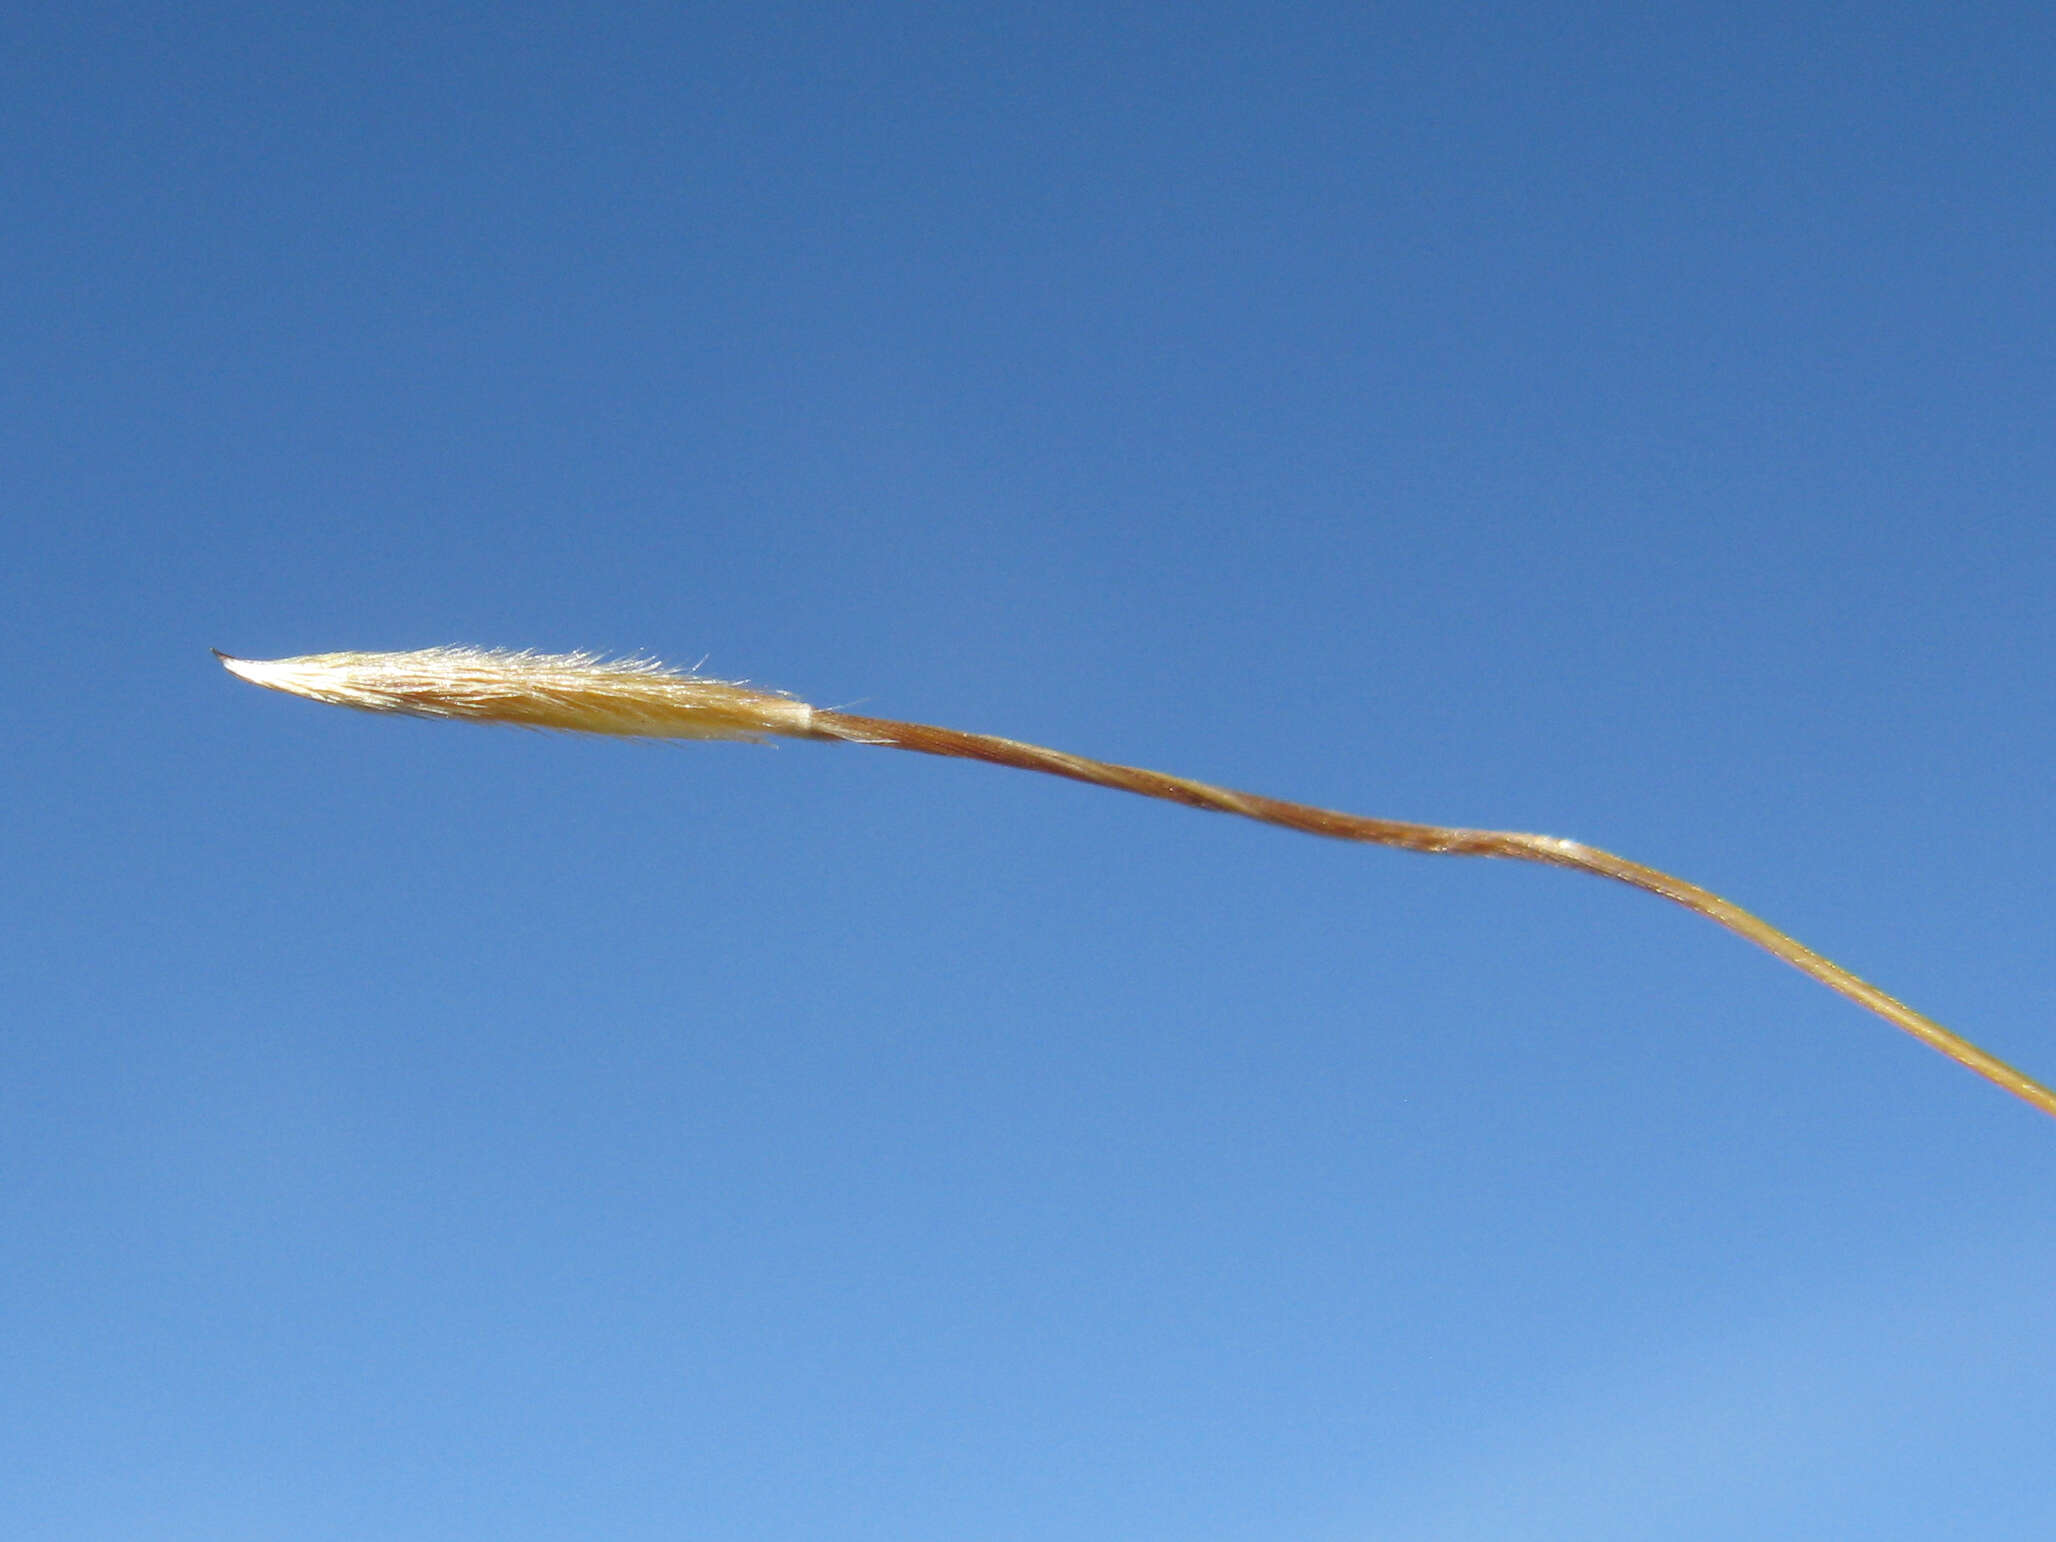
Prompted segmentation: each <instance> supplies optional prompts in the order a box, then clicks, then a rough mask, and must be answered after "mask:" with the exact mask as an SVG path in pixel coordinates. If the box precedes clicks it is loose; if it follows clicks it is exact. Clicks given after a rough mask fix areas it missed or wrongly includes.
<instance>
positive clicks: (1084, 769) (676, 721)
mask: <svg viewBox="0 0 2056 1542" xmlns="http://www.w3.org/2000/svg"><path fill="white" fill-rule="evenodd" d="M216 657H218V658H219V659H220V660H221V661H222V663H223V664H224V665H225V666H227V668H228V669H229V670H230V671H231V672H232V673H234V674H236V675H238V676H240V677H241V678H243V679H245V680H248V681H250V682H252V683H253V684H256V685H262V686H265V687H268V688H269V689H271V690H276V691H285V692H288V693H289V694H292V695H295V696H306V697H310V698H312V699H314V700H316V701H326V702H331V703H334V704H335V705H338V706H345V707H355V708H358V709H360V710H363V711H368V712H399V713H406V714H409V715H411V716H415V717H447V718H468V719H471V720H474V721H477V722H490V723H512V724H517V725H519V726H522V727H528V728H549V729H561V730H565V731H567V732H575V733H599V734H615V735H627V736H631V737H637V738H685V739H759V738H763V737H765V736H767V735H780V736H783V737H786V738H795V739H818V740H830V741H836V742H840V743H846V744H870V745H878V746H881V747H883V748H887V749H896V750H913V751H916V752H918V753H920V754H923V755H943V756H949V757H952V758H954V759H959V760H982V761H984V762H986V763H987V764H988V765H995V766H1011V767H1014V768H1015V769H1017V770H1021V771H1040V772H1044V773H1046V774H1047V775H1050V776H1062V777H1069V778H1070V779H1071V780H1072V781H1077V782H1089V783H1090V784H1092V785H1093V786H1095V787H1110V788H1113V789H1115V790H1116V791H1119V792H1132V793H1137V794H1140V795H1141V796H1142V797H1145V798H1162V799H1164V800H1165V801H1167V802H1170V803H1182V804H1185V805H1186V806H1187V807H1189V808H1199V809H1210V810H1213V811H1214V812H1216V813H1222V814H1239V815H1241V816H1242V817H1243V818H1245V819H1255V820H1259V821H1261V822H1262V823H1264V824H1271V825H1281V826H1283V827H1284V828H1286V829H1288V830H1300V831H1304V832H1305V833H1306V834H1308V835H1325V836H1330V837H1333V838H1334V839H1336V840H1345V841H1364V842H1368V843H1369V844H1371V845H1374V846H1395V847H1398V848H1399V849H1401V850H1403V851H1420V852H1432V853H1436V854H1440V855H1444V856H1460V857H1506V858H1512V859H1515V860H1517V861H1522V862H1541V863H1546V864H1547V865H1549V866H1551V867H1567V868H1570V869H1572V870H1574V871H1576V872H1581V873H1591V874H1593V875H1594V876H1596V877H1600V878H1611V879H1613V880H1614V881H1615V882H1617V883H1624V884H1627V885H1629V886H1631V887H1633V888H1637V889H1642V890H1644V891H1646V892H1648V893H1650V894H1655V895H1659V896H1661V897H1662V898H1664V899H1667V900H1670V901H1671V902H1672V903H1674V904H1678V905H1682V906H1684V907H1685V908H1686V909H1687V910H1691V911H1695V912H1697V913H1698V914H1700V915H1702V916H1705V917H1706V918H1707V919H1708V920H1710V921H1714V922H1717V923H1718V924H1719V925H1721V926H1724V927H1726V928H1727V929H1728V930H1729V931H1731V932H1734V933H1735V934H1736V935H1737V936H1740V937H1744V938H1747V939H1748V940H1749V941H1750V942H1753V943H1755V944H1756V945H1757V946H1758V947H1759V948H1762V949H1763V950H1764V951H1765V952H1767V953H1771V954H1773V955H1775V956H1776V957H1778V958H1781V959H1783V960H1784V961H1785V962H1786V963H1788V964H1790V965H1792V966H1793V967H1794V968H1795V969H1798V970H1800V971H1802V972H1803V973H1805V974H1809V975H1811V976H1812V977H1813V978H1814V979H1816V980H1818V981H1820V983H1821V984H1823V985H1825V986H1827V987H1828V988H1829V989H1830V990H1833V991H1837V992H1839V993H1840V994H1842V995H1844V996H1846V997H1848V998H1849V999H1850V1000H1851V1001H1853V1002H1855V1003H1856V1004H1857V1005H1859V1006H1862V1007H1866V1008H1868V1009H1869V1010H1870V1011H1872V1012H1875V1013H1876V1014H1877V1015H1878V1016H1879V1017H1882V1018H1883V1019H1884V1020H1885V1021H1886V1022H1888V1023H1891V1024H1892V1025H1893V1026H1895V1027H1897V1028H1901V1029H1904V1030H1905V1031H1906V1032H1907V1033H1910V1034H1912V1035H1913V1036H1914V1037H1915V1038H1916V1039H1919V1040H1920V1041H1921V1042H1922V1043H1923V1044H1926V1045H1927V1046H1929V1047H1930V1048H1932V1049H1936V1050H1940V1051H1941V1052H1942V1053H1943V1054H1945V1055H1947V1056H1948V1057H1949V1058H1950V1059H1951V1060H1954V1061H1956V1062H1957V1063H1958V1064H1959V1065H1963V1066H1967V1067H1968V1068H1969V1069H1971V1070H1973V1071H1975V1072H1976V1073H1977V1074H1978V1075H1980V1076H1982V1077H1984V1078H1985V1079H1986V1080H1987V1081H1990V1082H1993V1083H1995V1084H1997V1085H1998V1086H2000V1087H2003V1088H2005V1089H2006V1090H2007V1091H2008V1092H2010V1093H2012V1094H2013V1095H2014V1096H2015V1097H2017V1098H2020V1099H2021V1100H2022V1101H2024V1102H2027V1103H2029V1104H2032V1105H2033V1106H2034V1107H2036V1108H2038V1109H2040V1110H2041V1111H2042V1112H2043V1113H2045V1114H2049V1115H2052V1116H2056V1092H2052V1091H2050V1089H2049V1088H2047V1087H2045V1086H2043V1085H2042V1084H2041V1083H2040V1082H2038V1081H2036V1080H2034V1079H2033V1078H2032V1077H2030V1076H2028V1075H2026V1074H2024V1073H2023V1072H2020V1071H2017V1070H2015V1069H2014V1068H2013V1067H2012V1066H2010V1065H2008V1064H2006V1062H2005V1061H2003V1060H2000V1059H1999V1058H1997V1057H1996V1056H1994V1055H1990V1054H1987V1053H1986V1052H1985V1051H1984V1050H1982V1049H1980V1048H1978V1047H1977V1046H1976V1045H1975V1044H1973V1043H1971V1042H1970V1041H1969V1040H1968V1039H1965V1038H1964V1037H1962V1036H1961V1035H1960V1034H1957V1033H1953V1032H1951V1031H1950V1030H1949V1029H1947V1028H1944V1027H1943V1026H1942V1025H1941V1024H1940V1023H1938V1022H1936V1021H1935V1020H1934V1019H1933V1018H1931V1017H1928V1016H1926V1015H1925V1014H1923V1013H1920V1012H1916V1011H1915V1010H1914V1009H1913V1008H1912V1007H1910V1006H1908V1005H1906V1003H1905V1002H1903V1001H1900V1000H1899V999H1897V998H1896V997H1894V996H1889V995H1887V994H1886V993H1885V992H1884V991H1881V990H1879V989H1878V988H1877V987H1876V986H1875V985H1872V984H1871V983H1870V982H1869V981H1867V980H1864V979H1861V978H1859V977H1858V976H1856V975H1854V974H1851V973H1850V972H1849V971H1848V970H1846V969H1844V968H1843V967H1842V966H1841V965H1839V964H1837V963H1835V962H1834V961H1833V960H1831V959H1828V958H1825V957H1823V956H1822V955H1820V954H1818V953H1816V952H1814V951H1813V949H1811V948H1809V947H1807V946H1806V945H1805V944H1804V943H1802V942H1800V941H1799V940H1798V939H1796V938H1794V937H1791V936H1788V935H1787V934H1786V933H1784V932H1782V931H1780V930H1778V928H1776V927H1775V926H1772V925H1771V924H1770V923H1769V922H1767V921H1765V920H1763V919H1762V918H1761V917H1758V916H1756V915H1753V914H1751V913H1750V912H1749V911H1747V910H1744V909H1743V908H1742V907H1741V906H1739V905H1737V904H1734V903H1733V902H1731V901H1729V900H1725V899H1722V898H1721V897H1720V896H1719V895H1718V894H1715V893H1713V892H1711V891H1710V890H1707V889H1702V888H1701V887H1699V885H1698V884H1695V883H1687V882H1686V881H1685V880H1684V879H1682V878H1674V877H1672V876H1671V875H1670V874H1669V873H1665V872H1660V871H1659V870H1657V869H1656V868H1653V867H1649V866H1646V865H1644V864H1643V863H1640V862H1631V861H1629V860H1628V859H1627V858H1626V857H1617V856H1615V855H1614V854H1613V853H1612V852H1608V851H1601V850H1599V849H1598V848H1597V847H1594V846H1587V845H1585V844H1584V843H1582V842H1580V841H1570V840H1563V839H1561V838H1559V837H1557V836H1553V835H1523V834H1520V833H1517V832H1514V831H1509V830H1467V829H1459V828H1454V827H1451V826H1445V825H1429V824H1416V823H1413V822H1411V821H1407V820H1398V819H1374V818H1370V817H1367V816H1365V815H1361V814H1344V813H1339V812H1337V811H1336V810H1334V809H1324V808H1315V807H1313V806H1311V805H1309V804H1305V803H1288V802H1285V801H1284V800H1282V799H1279V798H1266V797H1263V796H1260V795H1259V794H1256V793H1248V792H1236V791H1234V790H1233V789H1232V788H1227V787H1214V786H1211V785H1209V784H1208V783H1205V782H1195V781H1191V780H1189V779H1188V778H1185V777H1182V776H1167V775H1165V774H1164V773H1163V772H1161V771H1145V770H1142V769H1140V768H1139V767H1136V766H1122V765H1114V764H1112V763H1110V762H1107V761H1103V760H1087V759H1085V758H1084V757H1083V756H1079V755H1067V754H1065V753H1063V752H1062V751H1060V750H1051V749H1044V748H1042V747H1041V746H1040V745H1034V744H1022V743H1020V742H1018V741H1016V740H1013V739H1001V738H998V737H996V736H994V735H992V734H979V733H966V732H964V731H962V730H961V729H955V728H937V727H934V726H932V725H930V724H926V723H903V722H899V721H896V720H894V719H891V718H877V717H860V716H858V715H856V714H855V713H850V712H831V711H825V710H822V709H820V708H816V707H810V706H808V705H807V704H806V703H804V702H800V701H796V700H794V699H793V698H792V697H790V696H787V695H785V694H784V693H783V692H777V691H762V690H757V689H755V688H753V687H749V686H743V685H732V684H729V683H727V682H725V681H720V680H708V679H705V678H703V677H701V676H699V675H693V674H682V673H678V672H676V671H673V670H669V669H666V668H664V667H663V666H661V665H658V664H656V663H653V662H651V661H649V660H646V659H629V660H616V661H612V662H609V661H606V660H603V659H601V658H600V657H599V656H598V655H595V654H587V653H575V654H555V655H553V654H535V653H503V652H494V651H488V650H484V649H477V648H429V649H424V650H422V651H420V652H415V653H317V654H310V655H307V656H305V657H302V658H291V659H272V660H253V659H237V658H231V657H229V656H228V655H227V654H224V653H221V652H219V651H218V650H217V652H216Z"/></svg>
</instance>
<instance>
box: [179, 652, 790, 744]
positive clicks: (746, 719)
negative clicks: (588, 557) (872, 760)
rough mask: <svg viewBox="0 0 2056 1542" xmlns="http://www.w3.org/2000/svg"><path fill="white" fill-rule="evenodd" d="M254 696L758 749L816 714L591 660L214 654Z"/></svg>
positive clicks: (657, 671) (671, 675)
mask: <svg viewBox="0 0 2056 1542" xmlns="http://www.w3.org/2000/svg"><path fill="white" fill-rule="evenodd" d="M215 657H217V658H219V659H220V660H221V662H222V665H223V667H224V668H226V669H227V670H228V671H229V672H230V673H231V674H233V675H235V676H237V677H238V678H240V679H243V680H247V681H249V682H250V683H251V684H252V685H261V686H264V687H265V688H266V689H268V690H273V691H284V692H286V693H287V694H288V695H292V696H305V697H307V698H309V699H310V700H313V701H325V702H329V703H331V704H333V705H335V706H339V707H354V708H356V709H358V710H359V711H363V712H399V713H405V714H407V715H408V716H411V717H442V718H464V719H468V720H471V721H473V722H485V723H511V724H516V725H518V726H521V727H524V728H549V729H559V730H562V731H565V732H568V733H595V734H616V735H625V736H628V737H631V738H644V739H760V738H762V737H764V736H765V735H766V734H787V735H792V734H805V733H806V732H807V731H808V729H809V726H810V725H811V722H812V719H813V715H814V709H813V708H812V707H810V706H808V705H807V704H806V703H805V702H802V701H795V700H793V698H791V697H790V696H787V695H785V694H783V693H782V692H776V691H760V690H756V689H753V688H751V687H748V686H742V685H734V684H730V683H729V682H727V681H725V680H708V679H703V678H701V677H700V676H698V675H692V674H684V673H681V672H679V671H677V670H673V669H669V668H667V667H666V666H664V665H663V664H660V663H658V662H656V661H655V660H653V659H642V658H629V659H606V658H603V657H601V656H600V655H599V654H596V653H556V654H551V653H528V652H520V653H514V652H506V651H502V650H498V649H488V648H423V649H419V650H417V651H415V652H411V653H312V654H306V655H303V656H301V657H299V658H288V659H239V658H233V657H231V656H230V655H228V654H225V653H223V652H221V651H220V650H219V649H216V650H215Z"/></svg>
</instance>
